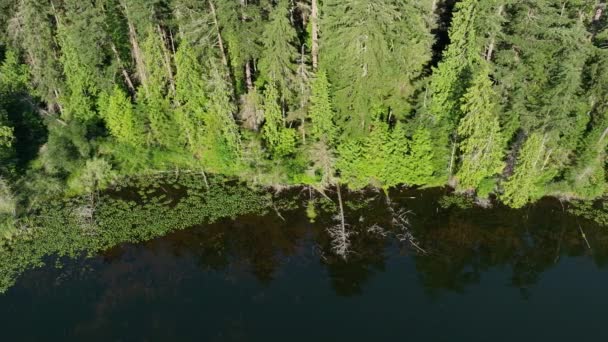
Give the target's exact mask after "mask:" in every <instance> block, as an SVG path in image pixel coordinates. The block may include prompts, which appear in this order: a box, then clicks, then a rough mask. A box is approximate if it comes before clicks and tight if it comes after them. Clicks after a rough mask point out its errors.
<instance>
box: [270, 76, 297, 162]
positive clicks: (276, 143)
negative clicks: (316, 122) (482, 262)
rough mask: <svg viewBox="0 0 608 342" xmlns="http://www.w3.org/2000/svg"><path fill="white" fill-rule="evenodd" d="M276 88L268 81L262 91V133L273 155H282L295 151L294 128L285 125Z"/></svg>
mask: <svg viewBox="0 0 608 342" xmlns="http://www.w3.org/2000/svg"><path fill="white" fill-rule="evenodd" d="M280 101H281V99H280V97H279V93H278V91H277V89H276V88H275V87H274V85H273V84H272V83H269V84H268V85H267V87H266V90H265V91H264V119H265V123H264V127H263V129H262V133H263V136H264V140H265V141H266V144H267V146H268V149H269V150H270V152H271V153H272V155H273V156H274V157H278V158H280V157H284V156H287V155H289V154H291V153H293V152H294V151H295V145H296V133H295V130H293V129H290V128H287V127H285V117H284V116H283V111H282V109H281V106H280Z"/></svg>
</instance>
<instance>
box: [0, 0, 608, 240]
mask: <svg viewBox="0 0 608 342" xmlns="http://www.w3.org/2000/svg"><path fill="white" fill-rule="evenodd" d="M605 10H606V5H605V3H603V2H602V1H596V0H500V1H499V0H461V1H454V0H443V1H442V0H374V1H371V0H347V1H345V0H205V1H203V0H0V30H1V32H0V61H1V64H0V225H1V226H3V227H8V226H9V225H11V224H13V222H14V220H15V219H16V218H17V217H19V216H22V215H25V214H27V213H29V212H31V211H32V210H34V209H35V208H36V207H37V205H39V204H40V203H45V202H48V201H50V199H53V198H67V197H70V196H82V195H86V194H89V193H92V192H94V191H97V190H99V189H104V188H107V187H108V186H110V185H112V184H115V182H117V181H118V180H119V179H121V178H124V177H131V176H145V175H159V174H174V173H175V174H179V173H193V174H200V175H201V176H202V177H205V179H206V177H207V175H222V176H225V177H227V179H239V180H241V181H243V182H246V183H247V184H251V185H260V186H272V187H277V188H281V187H286V186H290V185H305V186H309V187H311V188H314V189H317V190H318V191H323V189H325V188H328V187H330V186H336V185H344V186H348V188H350V189H352V190H358V189H363V188H365V187H368V186H372V187H375V188H380V189H384V190H385V191H387V190H388V189H389V188H393V187H396V186H408V187H434V186H446V185H447V186H450V187H452V188H454V189H455V191H457V192H459V193H465V194H469V195H471V196H475V197H477V198H479V199H480V200H484V199H488V198H496V199H498V200H499V201H501V202H502V203H504V204H506V205H508V206H511V207H514V208H519V207H522V206H525V205H526V204H528V203H531V202H534V201H536V200H538V199H540V198H541V197H544V196H554V197H558V198H560V199H564V200H569V199H596V198H600V197H601V196H602V195H604V193H605V192H606V191H607V185H606V148H607V145H608V137H607V136H606V135H607V134H608V30H606V27H607V25H608V19H606V16H607V15H608V14H606V13H604V11H605ZM0 231H4V230H3V229H0Z"/></svg>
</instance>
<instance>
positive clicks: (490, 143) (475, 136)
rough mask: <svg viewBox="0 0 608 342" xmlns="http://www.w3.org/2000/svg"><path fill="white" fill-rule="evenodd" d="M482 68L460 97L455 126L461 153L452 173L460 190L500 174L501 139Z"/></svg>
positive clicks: (491, 92)
mask: <svg viewBox="0 0 608 342" xmlns="http://www.w3.org/2000/svg"><path fill="white" fill-rule="evenodd" d="M483 70H484V69H482V71H481V72H479V73H478V74H477V76H475V78H474V80H473V81H472V84H471V87H469V89H468V90H467V92H466V94H464V96H463V99H462V102H463V103H462V108H461V110H462V112H463V114H464V117H463V118H462V120H460V123H459V125H458V135H459V138H460V144H459V150H460V153H461V156H460V167H459V169H458V173H457V175H456V176H457V178H458V182H459V183H458V187H459V188H461V189H464V190H471V189H473V190H474V189H478V188H479V186H480V184H481V183H482V181H483V180H484V179H488V178H491V177H494V176H496V175H498V174H500V172H502V169H503V168H504V163H503V161H502V160H503V156H504V142H505V139H504V137H503V136H502V132H501V129H500V123H499V120H498V107H497V106H496V101H497V99H496V93H495V92H494V90H493V89H492V81H491V80H490V79H489V77H488V74H487V71H486V72H484V71H483ZM486 70H487V69H486ZM483 195H485V194H483Z"/></svg>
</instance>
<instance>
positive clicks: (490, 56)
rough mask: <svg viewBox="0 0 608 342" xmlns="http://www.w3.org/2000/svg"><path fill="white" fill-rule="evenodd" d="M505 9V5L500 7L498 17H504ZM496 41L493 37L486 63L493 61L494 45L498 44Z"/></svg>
mask: <svg viewBox="0 0 608 342" xmlns="http://www.w3.org/2000/svg"><path fill="white" fill-rule="evenodd" d="M504 8H505V5H500V6H498V16H499V17H500V16H501V15H502V12H503V10H504ZM495 39H496V37H495V36H492V40H491V41H490V45H489V46H488V51H487V52H486V61H488V62H489V61H490V60H492V54H493V53H494V45H495V44H496V43H495V41H494V40H495Z"/></svg>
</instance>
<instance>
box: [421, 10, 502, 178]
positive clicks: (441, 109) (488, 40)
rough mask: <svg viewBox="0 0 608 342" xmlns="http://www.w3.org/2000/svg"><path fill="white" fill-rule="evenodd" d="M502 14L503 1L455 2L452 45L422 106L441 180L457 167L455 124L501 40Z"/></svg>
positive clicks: (436, 72) (434, 74)
mask: <svg viewBox="0 0 608 342" xmlns="http://www.w3.org/2000/svg"><path fill="white" fill-rule="evenodd" d="M503 13H504V3H500V4H499V1H493V0H492V1H479V0H463V1H462V2H459V3H457V4H456V7H455V12H454V14H453V19H452V25H451V27H450V32H449V36H450V45H449V46H448V48H447V50H446V51H445V52H444V53H443V56H442V59H441V61H440V62H439V65H438V66H437V67H436V68H434V69H433V74H432V76H431V78H430V84H429V87H428V94H425V100H424V105H426V98H428V99H429V100H428V101H429V103H428V107H423V108H422V112H423V115H422V116H421V120H422V121H423V125H424V126H426V127H428V128H431V129H433V131H434V132H435V133H434V135H435V136H436V139H435V141H434V145H435V146H434V150H435V161H434V168H435V170H436V174H437V176H438V177H439V181H440V182H441V183H443V182H445V180H446V179H447V178H448V177H450V176H451V175H452V173H453V171H454V170H455V161H456V155H455V154H456V127H457V126H458V122H459V121H460V119H461V118H462V116H463V115H464V113H463V112H462V108H463V107H462V101H463V96H464V95H465V93H466V91H467V88H468V87H469V85H470V83H471V81H472V79H473V75H475V74H476V73H477V72H478V71H477V69H479V68H480V65H481V64H482V61H483V59H484V58H485V59H491V56H490V55H488V53H489V52H488V49H489V46H495V45H497V43H498V42H497V41H496V39H497V36H499V35H500V32H501V27H500V24H501V23H502V21H503ZM490 28H491V30H490ZM486 32H487V33H486ZM492 49H494V48H493V47H492Z"/></svg>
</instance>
